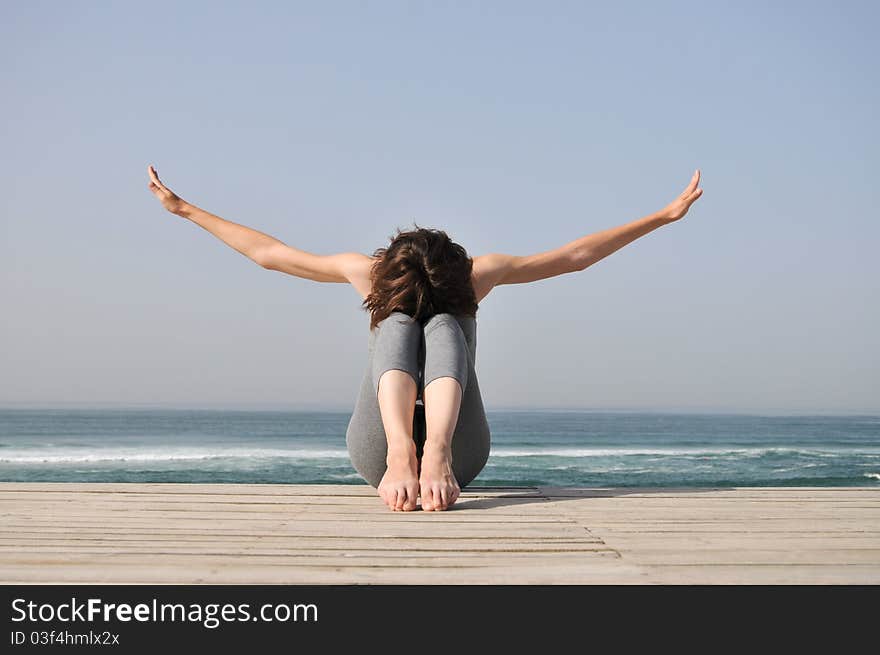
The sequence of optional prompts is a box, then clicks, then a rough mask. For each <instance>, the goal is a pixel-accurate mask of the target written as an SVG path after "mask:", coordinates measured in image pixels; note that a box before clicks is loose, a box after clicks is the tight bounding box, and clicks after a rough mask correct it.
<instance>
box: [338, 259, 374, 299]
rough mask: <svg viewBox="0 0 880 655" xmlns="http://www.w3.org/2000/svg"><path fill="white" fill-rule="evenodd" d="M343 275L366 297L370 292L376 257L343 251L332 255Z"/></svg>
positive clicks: (362, 296)
mask: <svg viewBox="0 0 880 655" xmlns="http://www.w3.org/2000/svg"><path fill="white" fill-rule="evenodd" d="M331 257H333V258H334V259H335V260H336V261H335V264H336V266H337V267H338V270H339V271H340V272H341V274H342V275H343V277H345V279H346V280H348V281H349V282H350V283H351V286H353V287H354V288H355V290H356V291H357V292H358V293H359V294H360V296H361V298H366V297H367V296H368V295H369V294H370V290H371V283H370V272H371V270H372V268H373V263H374V262H375V261H376V258H375V257H370V256H369V255H365V254H363V253H360V252H343V253H339V254H338V255H331Z"/></svg>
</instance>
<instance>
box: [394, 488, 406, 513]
mask: <svg viewBox="0 0 880 655" xmlns="http://www.w3.org/2000/svg"><path fill="white" fill-rule="evenodd" d="M404 503H406V489H402V488H401V489H397V490H396V496H395V501H394V509H396V510H402V509H403V505H404Z"/></svg>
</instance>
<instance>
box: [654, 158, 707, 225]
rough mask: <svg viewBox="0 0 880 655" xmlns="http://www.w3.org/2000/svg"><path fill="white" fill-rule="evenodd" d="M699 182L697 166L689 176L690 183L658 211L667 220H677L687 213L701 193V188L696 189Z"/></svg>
mask: <svg viewBox="0 0 880 655" xmlns="http://www.w3.org/2000/svg"><path fill="white" fill-rule="evenodd" d="M699 184H700V169H699V168H698V169H697V170H696V172H695V173H694V176H693V177H692V178H691V181H690V184H688V185H687V188H686V189H685V190H684V191H682V192H681V195H679V196H678V198H676V199H675V200H673V201H672V202H671V203H669V204H668V205H667V206H666V207H665V208H664V209H663V210H662V211H661V212H660V213H661V214H662V215H663V217H664V218H665V219H666V220H668V221H669V222H672V221H677V220H678V219H679V218H681V217H682V216H684V215H685V214H687V212H688V209H690V208H691V205H692V204H694V201H695V200H696V199H697V198H699V197H700V196H701V195H703V190H702V189H698V188H697V186H698V185H699Z"/></svg>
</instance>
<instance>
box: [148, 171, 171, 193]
mask: <svg viewBox="0 0 880 655" xmlns="http://www.w3.org/2000/svg"><path fill="white" fill-rule="evenodd" d="M147 173H149V175H150V181H151V182H152V184H153V185H155V186H156V188H157V189H159V190H161V191H167V190H168V189H167V188H166V187H165V185H164V184H162V182H161V181H160V180H159V174H158V173H157V172H156V169H155V168H153V165H152V164H150V165H149V166H148V167H147ZM151 188H152V187H151Z"/></svg>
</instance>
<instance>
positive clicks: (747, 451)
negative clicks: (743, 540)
mask: <svg viewBox="0 0 880 655" xmlns="http://www.w3.org/2000/svg"><path fill="white" fill-rule="evenodd" d="M873 452H875V451H873V450H865V449H862V448H853V449H840V450H820V449H809V448H790V447H782V446H773V447H763V448H553V447H546V448H528V449H523V448H497V449H492V456H493V457H635V456H660V457H692V458H693V457H719V456H721V457H724V456H740V457H764V456H766V455H789V456H791V455H794V456H798V455H803V456H808V457H841V456H851V455H865V454H872V453H873ZM876 452H880V451H876Z"/></svg>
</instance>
